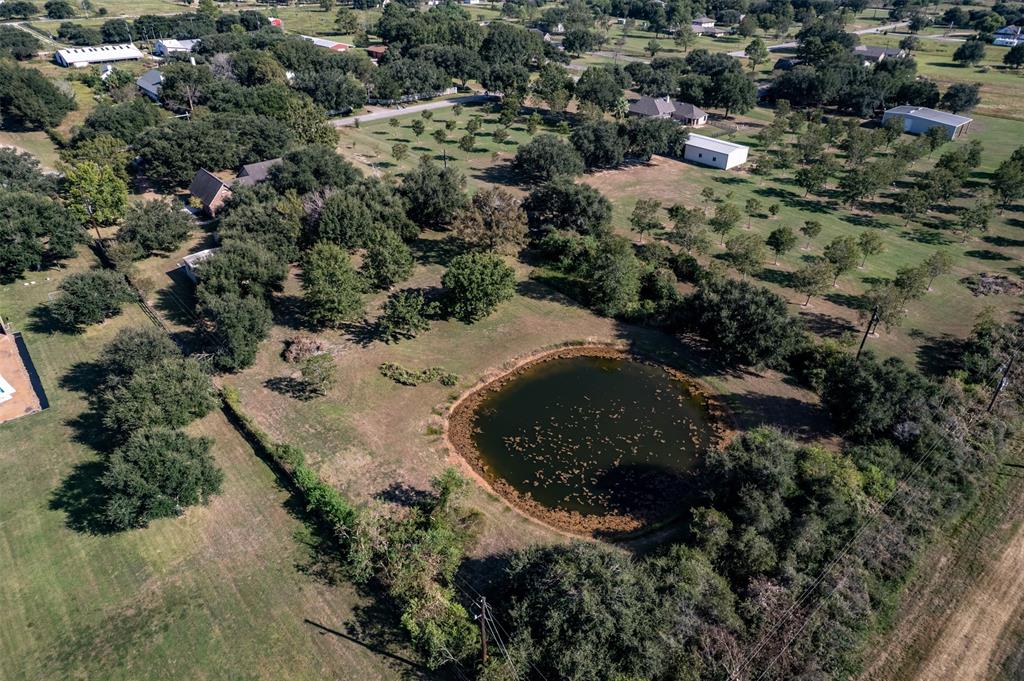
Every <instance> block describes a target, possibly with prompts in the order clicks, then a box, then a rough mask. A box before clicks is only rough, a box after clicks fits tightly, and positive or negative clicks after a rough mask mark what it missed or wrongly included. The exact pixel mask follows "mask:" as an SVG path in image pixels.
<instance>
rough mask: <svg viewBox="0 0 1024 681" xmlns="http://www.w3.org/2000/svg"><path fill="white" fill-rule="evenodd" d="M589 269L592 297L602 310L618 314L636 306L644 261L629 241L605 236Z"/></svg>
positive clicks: (610, 314) (621, 314) (608, 313)
mask: <svg viewBox="0 0 1024 681" xmlns="http://www.w3.org/2000/svg"><path fill="white" fill-rule="evenodd" d="M589 269H590V270H591V271H592V272H593V275H592V277H591V282H590V300H591V303H592V304H593V305H594V307H595V308H596V309H597V311H598V312H600V313H601V314H603V315H607V316H609V317H618V316H623V315H628V314H630V313H632V312H633V311H634V310H635V309H636V307H637V305H638V303H639V301H640V284H641V281H640V277H641V275H642V274H643V264H642V263H641V262H640V260H639V259H638V258H637V257H636V254H635V253H634V252H633V245H632V244H631V243H629V241H628V240H626V239H623V238H621V237H616V236H610V237H607V238H604V239H602V240H601V242H600V244H599V245H598V247H597V252H596V254H595V255H594V258H593V261H592V262H591V263H590V268H589Z"/></svg>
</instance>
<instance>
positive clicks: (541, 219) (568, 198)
mask: <svg viewBox="0 0 1024 681" xmlns="http://www.w3.org/2000/svg"><path fill="white" fill-rule="evenodd" d="M523 209H524V210H525V211H526V215H527V219H528V220H529V223H530V228H531V229H533V230H537V231H544V230H548V229H554V230H569V231H572V232H577V233H579V234H595V235H601V234H606V233H608V232H609V231H610V226H611V221H612V204H611V201H609V200H608V199H607V198H606V197H605V196H604V195H603V194H602V193H601V192H600V191H598V190H597V189H595V188H594V187H592V186H590V185H589V184H584V183H576V182H573V181H572V179H570V178H568V177H560V178H556V179H555V180H552V181H551V182H548V183H545V184H542V185H541V186H539V187H537V188H536V189H534V190H533V191H532V192H530V195H529V196H528V197H527V198H526V201H524V202H523Z"/></svg>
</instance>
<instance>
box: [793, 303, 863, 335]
mask: <svg viewBox="0 0 1024 681" xmlns="http://www.w3.org/2000/svg"><path fill="white" fill-rule="evenodd" d="M813 305H814V301H813V300H812V301H811V303H810V305H808V306H807V307H802V306H801V307H799V308H797V314H799V316H800V319H801V321H803V323H804V326H805V327H806V328H807V330H808V331H810V332H811V333H813V334H815V335H818V336H823V337H825V338H842V337H843V336H844V335H846V334H849V333H853V332H855V331H857V327H856V326H854V325H853V324H851V323H850V321H849V320H848V319H843V318H842V317H837V316H835V315H831V314H828V313H827V312H816V311H814V310H813V308H812V306H813Z"/></svg>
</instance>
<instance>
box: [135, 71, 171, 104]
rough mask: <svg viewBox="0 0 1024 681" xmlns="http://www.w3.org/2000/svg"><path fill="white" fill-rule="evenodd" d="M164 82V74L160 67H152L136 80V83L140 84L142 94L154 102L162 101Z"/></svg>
mask: <svg viewBox="0 0 1024 681" xmlns="http://www.w3.org/2000/svg"><path fill="white" fill-rule="evenodd" d="M163 82H164V75H163V74H162V73H160V69H150V70H149V71H146V72H145V73H143V74H142V75H141V76H139V77H138V78H137V79H136V80H135V84H136V85H138V86H139V90H141V91H142V94H144V95H146V96H147V97H149V98H150V99H152V100H153V101H154V102H159V101H160V90H161V88H162V87H163Z"/></svg>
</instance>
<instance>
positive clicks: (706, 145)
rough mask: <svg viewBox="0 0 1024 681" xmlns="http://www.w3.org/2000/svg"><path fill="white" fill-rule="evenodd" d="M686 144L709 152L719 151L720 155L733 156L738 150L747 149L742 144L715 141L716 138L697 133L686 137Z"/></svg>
mask: <svg viewBox="0 0 1024 681" xmlns="http://www.w3.org/2000/svg"><path fill="white" fill-rule="evenodd" d="M686 143H687V144H692V145H693V146H695V147H700V148H701V149H706V150H708V151H717V152H718V153H720V154H731V153H732V152H734V151H736V150H737V149H747V148H748V147H745V146H744V145H742V144H735V143H734V142H726V141H725V140H719V139H715V138H714V137H707V136H705V135H698V134H696V133H692V132H691V133H690V134H689V135H687V136H686Z"/></svg>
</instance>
